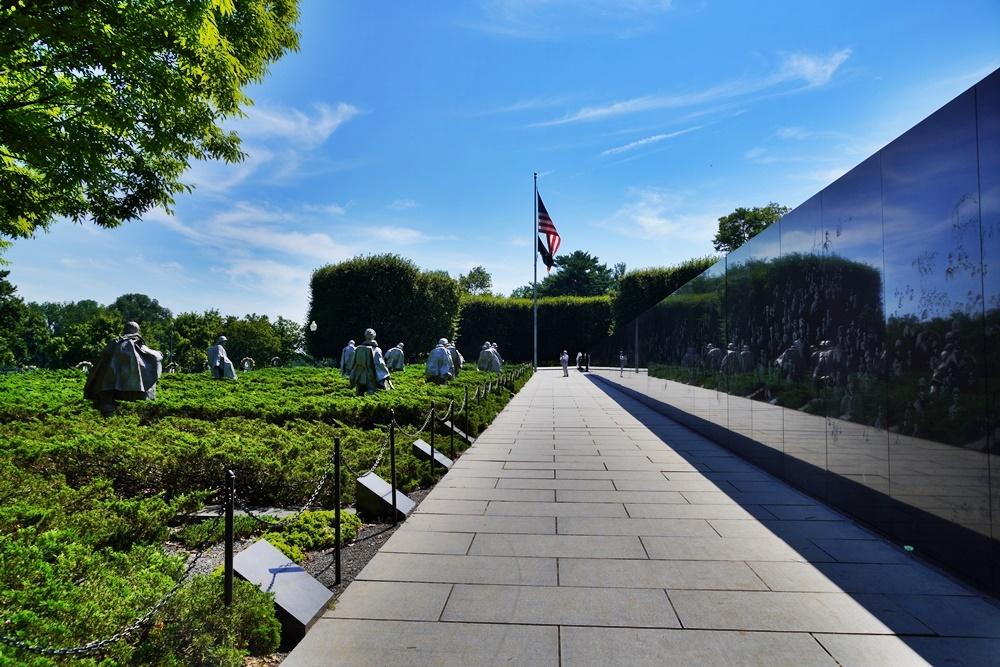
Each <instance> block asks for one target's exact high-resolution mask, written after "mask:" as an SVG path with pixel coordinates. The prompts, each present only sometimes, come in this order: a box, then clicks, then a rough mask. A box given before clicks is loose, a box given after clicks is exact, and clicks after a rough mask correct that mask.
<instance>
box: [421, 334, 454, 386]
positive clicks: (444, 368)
mask: <svg viewBox="0 0 1000 667" xmlns="http://www.w3.org/2000/svg"><path fill="white" fill-rule="evenodd" d="M424 377H426V378H427V379H428V380H430V381H431V382H437V383H439V384H444V383H446V382H448V381H449V380H451V379H452V378H453V377H455V373H454V366H453V365H452V361H451V353H450V352H448V341H447V340H446V339H444V338H442V339H441V340H439V341H438V344H437V347H435V348H434V349H433V350H431V353H430V355H429V356H428V357H427V369H426V370H425V371H424Z"/></svg>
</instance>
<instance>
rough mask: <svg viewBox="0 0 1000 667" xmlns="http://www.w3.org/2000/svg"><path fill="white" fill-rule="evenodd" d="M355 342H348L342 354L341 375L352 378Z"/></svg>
mask: <svg viewBox="0 0 1000 667" xmlns="http://www.w3.org/2000/svg"><path fill="white" fill-rule="evenodd" d="M354 350H355V347H354V341H353V340H351V341H348V342H347V345H345V346H344V349H343V350H341V352H340V374H341V375H343V376H344V377H345V378H346V377H351V369H352V368H353V367H354Z"/></svg>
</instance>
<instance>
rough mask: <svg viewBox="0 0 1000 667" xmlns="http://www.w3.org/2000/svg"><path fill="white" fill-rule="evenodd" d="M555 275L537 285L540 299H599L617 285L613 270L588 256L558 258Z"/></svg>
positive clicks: (571, 255)
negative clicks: (543, 297)
mask: <svg viewBox="0 0 1000 667" xmlns="http://www.w3.org/2000/svg"><path fill="white" fill-rule="evenodd" d="M555 265H556V269H557V270H556V272H555V273H550V274H549V275H547V276H546V277H545V280H543V281H542V282H541V283H540V284H539V285H538V296H599V295H601V294H607V293H608V292H609V291H611V288H612V287H613V285H614V278H613V276H612V273H611V269H609V268H608V265H607V264H601V262H600V260H599V259H598V258H597V257H594V256H593V255H591V254H590V253H588V252H584V251H582V250H575V251H574V252H573V253H571V254H569V255H564V256H563V257H556V261H555Z"/></svg>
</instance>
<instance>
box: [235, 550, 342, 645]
mask: <svg viewBox="0 0 1000 667" xmlns="http://www.w3.org/2000/svg"><path fill="white" fill-rule="evenodd" d="M233 571H234V573H235V574H237V575H239V576H240V577H242V578H243V579H246V580H247V581H249V582H250V583H252V584H256V585H257V586H258V587H259V588H260V589H261V590H262V591H264V592H267V593H274V606H275V608H276V609H277V616H278V620H279V621H280V622H281V639H282V645H283V646H294V645H295V644H297V643H298V642H299V640H301V639H302V638H303V637H304V636H305V634H306V631H307V630H309V628H310V627H311V626H312V624H313V623H314V622H315V621H316V619H318V618H319V617H320V616H321V615H322V614H323V611H324V610H325V609H326V605H327V603H328V602H329V601H330V598H331V597H333V593H331V592H330V591H329V590H327V588H326V586H324V585H323V584H321V583H319V581H317V580H316V579H314V578H313V577H312V575H310V574H309V573H308V572H306V571H305V570H304V569H302V566H301V565H298V564H297V563H294V562H292V561H291V560H289V558H288V556H286V555H285V554H283V553H281V552H280V551H278V550H277V549H276V548H274V547H273V546H272V545H271V544H270V543H269V542H268V541H267V540H258V541H257V542H255V543H253V544H252V545H250V547H249V548H247V549H244V550H243V551H241V552H240V553H238V554H236V555H235V556H234V557H233Z"/></svg>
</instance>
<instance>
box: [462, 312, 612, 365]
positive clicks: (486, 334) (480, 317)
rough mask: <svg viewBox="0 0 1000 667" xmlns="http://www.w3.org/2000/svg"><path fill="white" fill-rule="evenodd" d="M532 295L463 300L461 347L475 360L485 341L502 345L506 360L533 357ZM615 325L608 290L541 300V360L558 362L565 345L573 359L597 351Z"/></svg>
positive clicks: (543, 361)
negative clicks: (612, 324)
mask: <svg viewBox="0 0 1000 667" xmlns="http://www.w3.org/2000/svg"><path fill="white" fill-rule="evenodd" d="M531 322H532V316H531V299H506V298H502V297H493V296H473V297H467V298H465V299H463V300H462V315H461V318H460V321H459V344H458V347H459V350H460V351H461V352H462V354H463V355H465V358H466V359H467V360H469V361H472V362H474V361H475V360H476V359H477V358H478V357H479V350H480V348H481V347H482V345H483V342H484V341H487V340H488V341H490V342H495V343H497V345H499V346H500V354H501V356H503V358H504V361H511V362H530V361H531V358H532V333H531V328H532V325H531ZM610 328H611V298H610V297H608V296H594V297H578V296H563V297H550V298H544V299H539V300H538V362H539V363H540V364H543V365H552V364H556V363H557V362H558V360H559V355H560V354H561V353H562V351H563V350H568V351H569V354H570V357H571V358H572V359H573V363H576V353H577V352H578V351H579V352H587V351H596V350H597V349H598V348H599V347H600V346H602V345H604V343H605V341H606V339H607V337H608V332H609V330H610Z"/></svg>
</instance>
